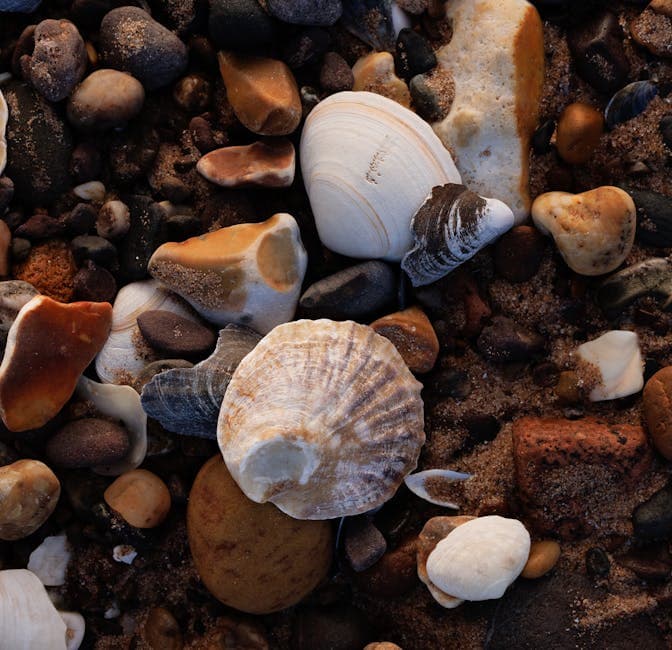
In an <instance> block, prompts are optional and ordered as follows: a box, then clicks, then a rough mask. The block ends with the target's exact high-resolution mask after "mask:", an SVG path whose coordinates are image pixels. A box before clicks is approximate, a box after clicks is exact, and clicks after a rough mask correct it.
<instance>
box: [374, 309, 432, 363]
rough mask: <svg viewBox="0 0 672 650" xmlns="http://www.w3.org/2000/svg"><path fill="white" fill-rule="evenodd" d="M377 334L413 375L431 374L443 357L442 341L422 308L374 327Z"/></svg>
mask: <svg viewBox="0 0 672 650" xmlns="http://www.w3.org/2000/svg"><path fill="white" fill-rule="evenodd" d="M371 327H372V328H373V330H374V331H375V332H376V333H378V334H380V335H381V336H384V337H385V338H386V339H389V340H390V341H392V343H393V344H394V347H395V348H397V350H398V351H399V354H401V357H402V359H403V360H404V361H405V362H406V365H407V366H408V367H409V369H410V370H411V371H412V372H417V373H423V372H429V371H430V370H431V369H432V368H433V367H434V364H435V363H436V358H437V357H438V356H439V339H438V338H437V337H436V332H435V331H434V328H433V327H432V324H431V323H430V322H429V318H427V316H426V315H425V312H423V311H422V309H420V308H419V307H410V308H409V309H405V310H404V311H399V312H396V313H394V314H389V315H388V316H383V317H382V318H379V319H378V320H376V321H374V322H373V323H371Z"/></svg>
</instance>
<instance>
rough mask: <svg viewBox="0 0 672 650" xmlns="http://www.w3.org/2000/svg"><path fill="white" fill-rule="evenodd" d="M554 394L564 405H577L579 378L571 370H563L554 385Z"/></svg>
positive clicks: (579, 393)
mask: <svg viewBox="0 0 672 650" xmlns="http://www.w3.org/2000/svg"><path fill="white" fill-rule="evenodd" d="M555 393H556V395H557V396H558V398H560V400H562V402H564V403H565V404H577V403H578V402H580V401H581V390H580V387H579V376H578V375H577V374H576V373H575V372H574V371H573V370H563V371H562V372H561V373H560V376H559V377H558V383H557V384H556V385H555Z"/></svg>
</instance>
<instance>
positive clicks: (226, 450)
mask: <svg viewBox="0 0 672 650" xmlns="http://www.w3.org/2000/svg"><path fill="white" fill-rule="evenodd" d="M421 388H422V386H421V384H420V383H419V382H417V381H416V380H415V378H414V377H413V375H412V374H411V372H410V371H409V370H408V368H407V367H406V364H405V363H404V361H403V359H402V358H401V355H400V354H399V353H398V352H397V350H396V349H395V347H394V346H393V345H392V343H390V341H388V340H387V339H385V338H383V337H382V336H379V335H378V334H376V333H375V332H374V331H373V330H372V329H371V328H370V327H367V326H365V325H359V324H357V323H353V322H352V321H346V322H340V323H339V322H334V321H330V320H326V319H323V320H317V321H310V320H300V321H295V322H293V323H287V324H285V325H280V326H278V327H276V328H275V329H274V330H273V331H272V332H271V333H270V334H268V335H267V336H266V337H264V338H263V339H262V340H261V342H260V343H259V344H258V345H257V346H256V347H255V348H254V350H252V352H250V353H249V354H248V355H247V356H246V357H245V358H244V359H243V360H242V361H241V362H240V364H239V366H238V368H237V369H236V370H235V372H234V374H233V377H232V379H231V382H230V383H229V386H228V388H227V390H226V393H225V394H224V401H223V402H222V408H221V411H220V415H219V421H218V424H217V435H218V442H219V446H220V449H221V450H222V455H223V456H224V460H225V461H226V465H227V467H228V469H229V471H230V472H231V476H232V477H233V478H234V480H235V481H236V483H238V485H239V487H240V488H241V490H242V491H243V492H244V493H245V494H246V495H247V496H248V497H249V498H250V499H252V501H256V502H257V503H264V502H266V501H271V502H272V503H274V504H275V505H276V506H277V507H278V508H280V510H282V511H283V512H285V513H287V514H288V515H290V516H292V517H296V518H297V519H332V518H336V517H344V516H350V515H356V514H361V513H363V512H366V511H368V510H371V509H372V508H375V507H377V506H379V505H381V504H383V503H384V502H385V501H387V500H388V499H390V498H391V497H392V496H393V495H394V493H395V492H396V490H397V488H398V487H399V485H400V484H401V481H402V480H403V478H404V476H405V475H406V474H408V473H409V472H410V471H412V470H413V469H414V468H415V466H416V464H417V461H418V456H419V454H420V449H421V447H422V445H423V444H424V442H425V434H424V431H423V425H424V420H423V404H422V399H421V398H420V390H421Z"/></svg>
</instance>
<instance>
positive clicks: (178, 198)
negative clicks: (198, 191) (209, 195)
mask: <svg viewBox="0 0 672 650" xmlns="http://www.w3.org/2000/svg"><path fill="white" fill-rule="evenodd" d="M158 190H159V194H160V195H161V196H162V197H163V198H165V199H168V201H170V202H171V203H183V202H184V201H186V200H187V199H188V198H189V197H190V196H191V188H190V187H189V186H188V185H187V184H186V183H185V182H184V181H182V180H180V179H179V178H177V176H168V177H167V178H164V179H163V180H162V181H161V183H160V185H159V188H158Z"/></svg>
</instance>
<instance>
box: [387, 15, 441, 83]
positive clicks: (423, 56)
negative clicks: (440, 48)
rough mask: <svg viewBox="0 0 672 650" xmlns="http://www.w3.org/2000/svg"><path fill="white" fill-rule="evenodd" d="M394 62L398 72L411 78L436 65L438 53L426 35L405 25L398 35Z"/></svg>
mask: <svg viewBox="0 0 672 650" xmlns="http://www.w3.org/2000/svg"><path fill="white" fill-rule="evenodd" d="M394 62H395V67H396V71H397V74H398V75H399V76H400V77H402V78H404V79H410V78H411V77H414V76H415V75H417V74H422V73H423V72H428V71H429V70H431V69H432V68H434V67H436V55H435V54H434V50H433V49H432V46H431V45H430V43H429V41H428V40H427V39H426V38H425V37H424V36H422V35H421V34H418V33H417V32H414V31H413V30H412V29H409V28H408V27H404V29H402V30H401V31H400V32H399V36H397V47H396V51H395V56H394Z"/></svg>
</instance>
